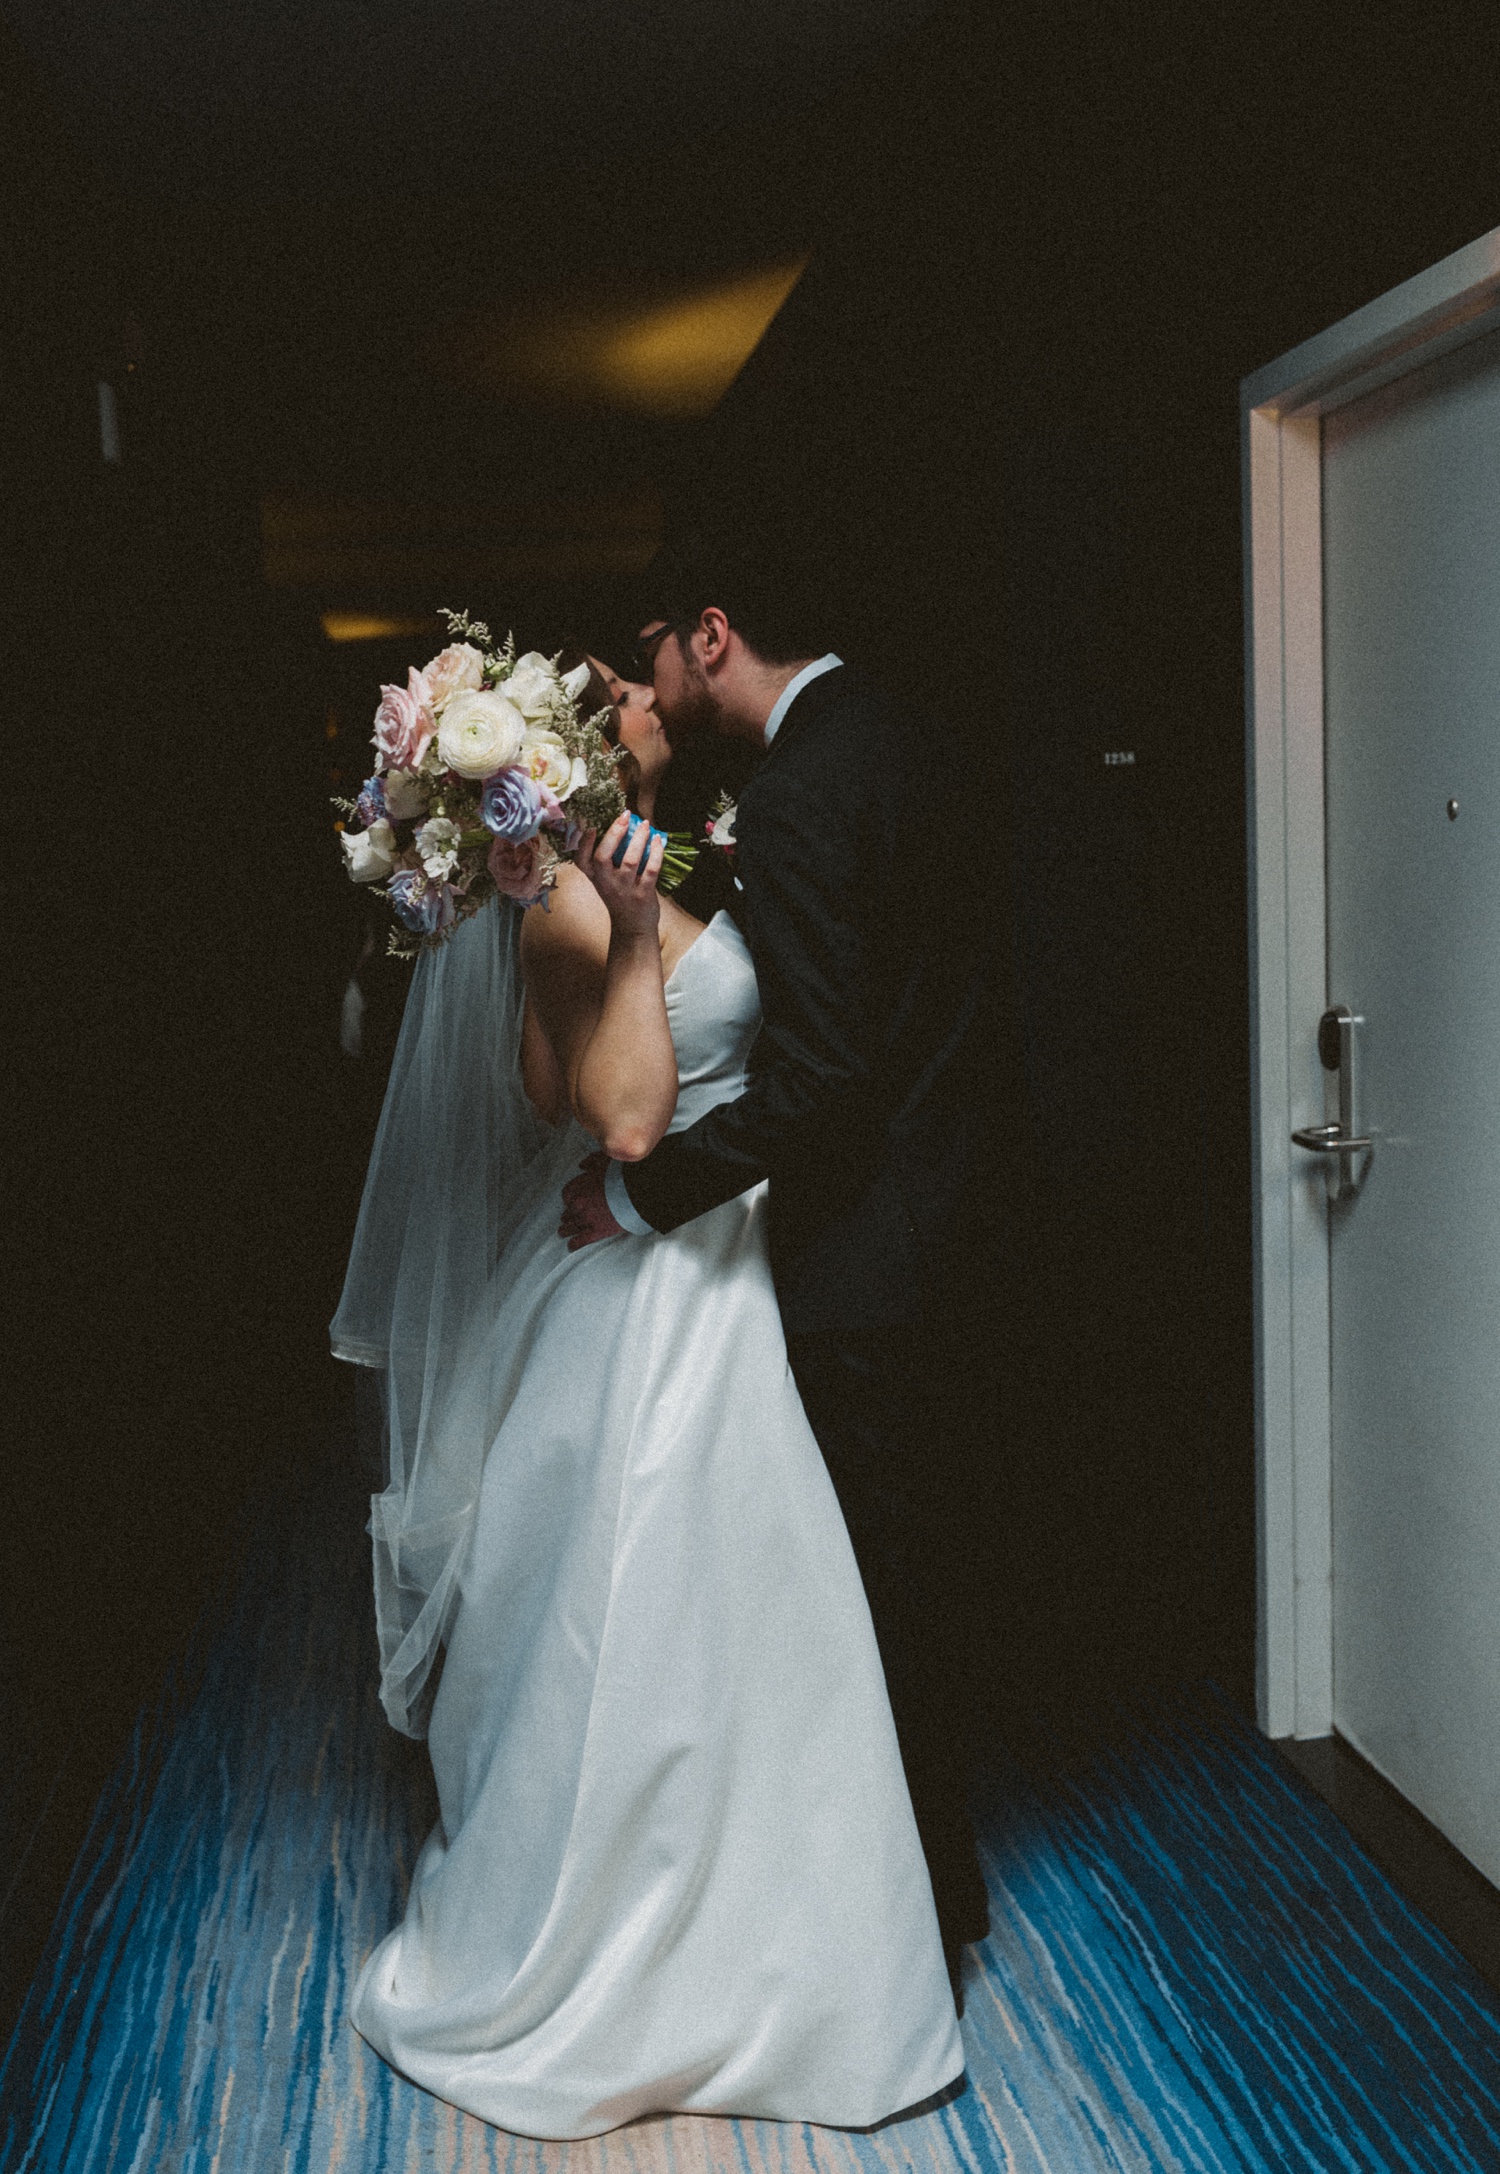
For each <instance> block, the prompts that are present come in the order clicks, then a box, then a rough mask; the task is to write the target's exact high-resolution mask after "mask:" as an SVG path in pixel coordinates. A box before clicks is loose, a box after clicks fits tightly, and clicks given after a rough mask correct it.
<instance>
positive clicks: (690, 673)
mask: <svg viewBox="0 0 1500 2174" xmlns="http://www.w3.org/2000/svg"><path fill="white" fill-rule="evenodd" d="M667 638H668V640H669V641H671V640H675V639H676V637H675V636H672V635H669V636H668V637H667ZM679 654H680V656H681V658H682V669H681V671H680V672H679V673H678V674H677V685H676V687H675V689H674V690H673V693H672V697H671V700H670V702H667V703H664V702H663V701H662V698H661V694H660V692H658V694H657V697H656V714H657V716H658V717H659V718H660V719H661V727H662V730H663V732H665V734H666V736H667V745H668V746H669V747H674V748H675V747H681V746H682V745H683V744H684V743H685V742H686V741H688V740H692V739H697V738H698V737H700V736H701V735H702V734H704V733H711V732H716V731H717V730H718V728H719V705H718V704H717V702H715V700H714V695H713V689H712V687H711V686H710V685H709V680H708V674H707V673H706V672H705V671H704V669H703V667H702V665H701V664H700V663H699V662H698V659H697V658H696V657H695V656H694V655H693V652H692V650H691V649H690V648H689V647H688V646H687V644H686V643H679Z"/></svg>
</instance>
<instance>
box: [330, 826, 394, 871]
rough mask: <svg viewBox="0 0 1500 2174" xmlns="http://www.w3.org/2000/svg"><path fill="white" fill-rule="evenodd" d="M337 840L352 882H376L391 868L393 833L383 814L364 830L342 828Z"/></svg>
mask: <svg viewBox="0 0 1500 2174" xmlns="http://www.w3.org/2000/svg"><path fill="white" fill-rule="evenodd" d="M339 843H340V844H341V845H342V847H343V848H344V859H345V862H346V863H347V865H348V869H349V873H350V875H351V876H352V877H353V879H354V881H355V882H356V883H379V882H381V881H382V880H383V879H384V878H385V877H386V876H388V875H390V873H391V871H392V870H393V869H394V868H395V865H396V833H395V832H394V831H393V830H392V828H391V826H390V824H389V823H388V822H387V821H386V820H385V817H384V816H382V817H381V818H380V821H379V822H378V823H372V824H371V825H370V827H369V829H368V830H346V831H342V832H341V833H340V835H339Z"/></svg>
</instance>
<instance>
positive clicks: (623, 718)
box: [589, 657, 672, 784]
mask: <svg viewBox="0 0 1500 2174" xmlns="http://www.w3.org/2000/svg"><path fill="white" fill-rule="evenodd" d="M589 662H590V664H592V665H593V666H594V668H595V669H596V671H597V672H598V673H599V675H600V677H601V678H602V679H603V680H604V681H605V683H606V685H607V686H608V688H609V693H610V700H611V701H612V702H613V703H614V705H615V708H616V710H617V711H618V712H619V718H620V745H621V746H622V747H624V748H628V749H629V751H630V753H631V754H632V755H634V757H635V759H636V761H637V762H638V763H639V764H640V766H641V782H642V783H643V784H645V783H648V782H649V783H652V784H654V783H655V781H656V779H657V778H659V777H660V776H661V774H662V772H663V770H665V769H666V767H667V764H668V763H669V762H670V761H671V759H672V750H671V748H670V747H669V746H668V744H667V735H666V733H665V732H664V731H663V730H662V723H661V719H660V718H659V717H658V716H657V714H656V689H655V688H654V687H646V686H642V684H641V683H640V681H639V680H634V679H621V677H620V675H619V673H618V672H613V671H611V670H610V668H609V666H608V665H607V664H605V663H604V662H603V660H602V659H601V658H599V657H590V658H589Z"/></svg>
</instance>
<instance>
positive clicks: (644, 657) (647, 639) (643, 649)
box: [632, 619, 682, 680]
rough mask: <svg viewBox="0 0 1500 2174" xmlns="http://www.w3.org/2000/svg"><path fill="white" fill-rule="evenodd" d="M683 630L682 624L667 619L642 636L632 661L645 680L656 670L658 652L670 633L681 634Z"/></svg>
mask: <svg viewBox="0 0 1500 2174" xmlns="http://www.w3.org/2000/svg"><path fill="white" fill-rule="evenodd" d="M681 632H682V628H681V626H680V625H678V624H677V623H676V622H675V621H673V620H671V619H665V620H663V622H662V624H661V625H660V626H659V627H653V628H652V629H651V632H650V633H649V634H643V635H642V636H641V638H640V640H639V641H638V642H637V643H636V645H635V655H634V658H633V660H632V661H633V662H634V665H635V669H636V670H637V671H638V672H639V673H640V675H641V678H642V679H643V680H648V679H650V677H651V675H652V673H653V672H654V671H655V670H656V652H657V651H658V649H660V647H661V645H662V643H663V642H664V641H665V640H666V638H667V636H668V635H669V634H680V633H681Z"/></svg>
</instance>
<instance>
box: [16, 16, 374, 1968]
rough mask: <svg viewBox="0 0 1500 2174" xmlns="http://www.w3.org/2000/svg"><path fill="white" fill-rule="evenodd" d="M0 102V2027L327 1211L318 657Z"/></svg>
mask: <svg viewBox="0 0 1500 2174" xmlns="http://www.w3.org/2000/svg"><path fill="white" fill-rule="evenodd" d="M0 98H3V101H4V106H5V110H6V124H7V125H6V128H5V129H4V130H3V131H0V145H3V150H0V190H3V216H0V236H3V241H0V249H3V310H4V317H5V330H6V334H7V337H6V340H5V365H4V374H5V383H4V403H3V409H0V474H3V488H0V524H3V537H4V560H5V572H6V580H5V608H4V653H5V658H6V667H5V672H4V682H3V683H4V703H3V706H4V712H5V716H6V722H7V742H6V761H7V767H8V775H9V778H10V788H9V790H8V792H7V795H6V806H7V821H6V826H5V827H6V841H7V855H6V858H7V872H8V876H9V879H10V880H9V882H8V884H7V905H8V921H9V927H8V931H7V935H8V955H7V962H6V964H7V972H8V1002H7V1026H8V1033H7V1044H8V1055H9V1060H10V1061H9V1064H8V1067H7V1071H8V1094H7V1119H8V1122H7V1125H6V1128H5V1136H6V1170H5V1189H6V1198H7V1206H8V1210H9V1215H8V1221H9V1223H10V1232H11V1237H10V1245H9V1249H8V1251H9V1267H10V1277H9V1288H10V1292H11V1300H10V1305H9V1308H8V1314H9V1321H8V1326H9V1329H10V1338H9V1350H10V1354H11V1366H10V1369H9V1383H8V1385H9V1398H8V1410H7V1420H6V1433H7V1451H6V1488H5V1497H6V1508H5V1515H4V1518H3V1519H0V1607H3V1612H4V1620H5V1635H6V1647H7V1653H8V1655H9V1656H10V1665H8V1667H7V1669H6V1671H5V1682H4V1686H3V1689H0V1736H3V1750H4V1758H3V1761H0V1853H3V1855H4V1858H5V1861H6V1863H7V1866H8V1867H9V1868H16V1869H17V1878H16V1881H15V1885H14V1887H13V1888H12V1890H11V1894H10V1900H9V1905H8V1906H7V1907H5V1908H4V1909H3V1910H0V2010H3V2006H4V2000H5V1997H6V1996H7V1995H8V1994H9V1993H10V1991H11V1990H12V1988H11V1986H10V1982H9V1981H10V1977H11V1974H12V1973H13V1972H14V1971H15V1970H17V1969H23V1968H24V1967H25V1965H26V1963H27V1960H28V1958H29V1957H30V1956H31V1955H32V1954H33V1953H34V1949H35V1944H36V1941H37V1940H38V1939H39V1938H40V1937H41V1935H42V1934H43V1933H44V1932H45V1930H46V1924H47V1920H48V1917H49V1915H50V1908H51V1906H52V1904H53V1903H54V1902H55V1899H56V1893H57V1883H58V1882H60V1880H61V1878H62V1877H63V1876H64V1875H65V1873H66V1870H67V1866H68V1862H69V1860H70V1857H71V1853H72V1849H73V1848H74V1847H76V1846H77V1842H78V1840H79V1839H80V1837H81V1831H82V1821H83V1820H84V1819H85V1818H86V1816H87V1811H88V1808H89V1803H90V1801H91V1793H92V1790H93V1789H94V1788H96V1787H97V1784H98V1780H99V1777H100V1774H101V1771H102V1770H107V1766H108V1763H109V1762H110V1761H111V1760H112V1758H113V1756H114V1755H115V1752H116V1751H117V1749H118V1746H119V1743H120V1742H121V1740H122V1737H123V1734H124V1732H125V1731H126V1730H128V1727H129V1725H130V1722H131V1719H132V1716H133V1714H134V1711H135V1708H136V1705H137V1703H138V1702H139V1701H140V1700H141V1699H142V1698H145V1697H148V1696H150V1695H151V1694H153V1693H154V1691H155V1688H156V1686H157V1685H158V1683H159V1682H160V1680H161V1677H162V1674H163V1671H164V1670H165V1668H166V1666H167V1664H168V1662H169V1660H170V1659H171V1658H172V1656H173V1655H174V1654H175V1653H176V1652H177V1651H178V1650H179V1649H180V1646H181V1643H182V1640H183V1638H184V1636H185V1635H186V1632H187V1629H188V1627H189V1625H190V1624H191V1622H192V1621H193V1619H194V1616H195V1614H196V1612H197V1610H198V1608H199V1606H200V1605H201V1603H202V1601H203V1598H204V1596H205V1594H206V1593H207V1592H209V1591H210V1590H211V1588H212V1586H213V1582H214V1579H215V1577H216V1576H217V1574H218V1572H219V1570H220V1568H221V1567H222V1565H223V1563H224V1561H225V1559H226V1556H227V1554H228V1551H229V1550H230V1548H231V1546H232V1544H233V1539H234V1532H235V1526H236V1519H237V1517H238V1515H239V1512H240V1509H241V1506H242V1504H243V1503H244V1502H245V1501H246V1500H247V1498H248V1497H249V1496H250V1495H251V1494H252V1493H253V1492H254V1491H255V1490H256V1489H258V1488H261V1487H263V1486H264V1485H265V1484H266V1482H267V1481H268V1479H269V1480H275V1479H277V1478H280V1477H284V1476H285V1475H286V1473H287V1471H288V1469H289V1468H290V1466H291V1465H292V1464H293V1463H294V1462H295V1459H296V1457H297V1455H298V1453H299V1451H300V1450H301V1449H303V1448H304V1447H305V1443H306V1440H307V1436H308V1431H309V1428H310V1427H312V1426H314V1425H315V1423H316V1421H315V1415H314V1414H313V1412H312V1411H311V1409H310V1406H311V1404H312V1403H313V1402H315V1400H316V1397H317V1395H318V1393H319V1387H318V1377H317V1376H316V1374H315V1373H312V1372H310V1370H309V1367H308V1365H307V1364H306V1363H305V1362H304V1354H305V1353H306V1351H307V1350H308V1349H309V1347H311V1348H312V1349H314V1350H315V1349H316V1343H317V1337H318V1330H319V1328H320V1326H321V1322H322V1321H324V1320H326V1318H327V1313H328V1311H329V1310H331V1299H330V1298H329V1295H328V1290H327V1283H328V1277H329V1274H330V1273H331V1263H330V1262H329V1261H328V1259H327V1258H326V1256H327V1254H329V1253H330V1252H332V1251H333V1249H334V1248H336V1247H337V1245H338V1244H339V1242H340V1240H341V1237H342V1228H343V1225H344V1222H345V1216H346V1208H345V1201H344V1197H343V1195H342V1194H337V1185H336V1182H334V1181H332V1180H331V1179H330V1177H329V1175H328V1173H329V1172H330V1171H331V1170H332V1169H333V1167H334V1162H335V1156H334V1145H336V1141H337V1113H336V1111H334V1110H333V1109H332V1107H331V1101H330V1093H329V1089H328V1084H327V1071H328V1066H327V1062H326V1059H325V1056H324V1048H325V1046H326V1036H323V1037H322V1039H321V1040H320V1028H321V1024H322V1022H321V1021H320V1020H319V1018H318V1016H317V1014H318V1009H319V1006H320V1005H322V1006H323V1010H324V1015H325V1016H326V1010H327V1007H326V1002H325V993H324V991H323V990H322V988H321V986H320V976H321V977H322V978H323V979H326V978H327V977H328V972H329V970H328V968H327V966H326V965H325V964H324V963H323V962H322V961H320V960H319V959H318V958H317V956H316V954H314V955H313V956H312V957H309V956H308V954H307V949H306V947H305V946H304V945H303V944H301V943H300V942H299V940H298V931H299V927H301V926H303V925H305V916H306V913H307V908H308V905H309V903H315V901H316V897H317V890H318V884H319V881H320V871H321V868H322V866H323V863H324V861H325V860H326V854H327V842H328V841H327V828H326V822H325V817H326V812H327V811H326V807H325V806H324V805H323V804H321V803H320V800H319V794H320V791H321V790H322V777H321V768H320V753H319V744H318V721H319V711H318V704H319V692H318V675H319V673H320V671H321V666H320V663H319V660H318V657H317V654H316V652H315V651H314V652H313V654H312V655H311V656H310V657H309V656H308V655H307V654H306V653H305V652H301V653H299V650H298V648H297V644H296V640H295V637H293V639H292V640H291V641H290V642H289V640H288V638H287V636H286V634H285V632H284V631H282V630H280V629H278V628H277V627H276V626H275V625H274V623H273V622H271V621H270V620H269V619H268V618H267V616H266V614H265V611H264V607H263V605H262V601H261V597H260V592H259V545H258V533H257V519H256V513H257V508H256V496H255V487H254V476H253V471H252V470H251V469H250V468H249V467H248V465H247V461H246V458H245V453H244V440H243V431H242V429H238V430H237V421H238V419H239V418H241V417H242V415H243V400H242V394H243V386H242V384H241V383H240V382H239V379H238V376H237V371H236V365H235V359H234V351H233V346H232V343H230V342H226V341H225V340H224V339H223V338H222V337H221V336H220V333H219V330H218V328H217V327H215V326H214V325H212V324H208V323H204V322H202V321H200V320H197V319H195V318H193V317H192V316H191V315H184V314H174V312H173V310H172V308H171V306H170V298H163V297H154V298H153V305H154V306H147V305H146V304H145V303H144V302H143V300H142V297H141V295H140V293H139V291H138V285H139V283H138V282H137V281H135V280H134V279H133V276H132V266H133V260H134V256H135V223H134V222H135V215H134V213H133V210H132V207H130V206H129V205H127V204H125V203H124V202H122V201H120V200H118V199H117V198H112V197H111V195H110V193H109V192H108V191H107V190H106V189H105V188H104V187H103V186H102V184H100V183H98V182H97V180H96V179H94V178H93V177H91V175H90V170H89V166H88V161H87V158H86V155H83V154H82V153H81V152H80V148H79V145H78V144H77V142H76V140H75V139H73V138H71V137H69V136H68V135H66V134H65V133H64V132H63V131H62V130H61V129H60V128H58V127H57V126H55V125H54V124H53V123H52V121H51V120H50V118H49V112H48V105H47V101H46V99H45V97H44V96H43V95H42V93H41V91H40V89H39V87H38V86H37V85H36V84H35V82H34V81H32V80H31V79H30V78H29V77H28V75H27V73H26V71H25V69H24V68H23V67H22V66H21V64H20V63H19V62H18V61H17V59H16V57H15V55H14V54H13V52H11V51H10V50H9V48H8V47H6V48H0ZM101 378H104V379H106V380H107V381H108V382H110V383H111V384H112V385H113V387H114V389H115V393H116V398H117V405H118V414H119V425H120V441H121V452H122V455H123V458H122V459H121V461H120V462H118V463H111V462H107V461H106V460H105V459H104V458H103V446H102V440H101V434H100V425H99V410H98V395H97V384H98V381H99V380H100V379H101ZM329 876H330V878H331V879H332V880H337V872H336V870H330V871H329ZM289 931H290V932H291V933H290V937H289V933H288V932H289ZM335 1053H336V1052H335ZM331 1143H332V1144H331ZM331 1183H332V1184H333V1190H334V1192H335V1194H336V1195H337V1197H336V1203H335V1205H336V1213H333V1214H330V1205H329V1188H330V1184H331ZM325 1229H326V1230H328V1231H329V1232H330V1233H331V1235H330V1237H329V1238H328V1239H323V1238H322V1237H321V1236H320V1234H321V1233H322V1232H323V1231H324V1230H325ZM26 1852H29V1854H26V1855H23V1853H26ZM7 1884H8V1881H7Z"/></svg>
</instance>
